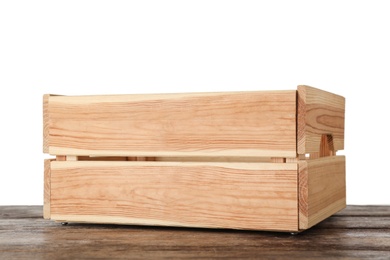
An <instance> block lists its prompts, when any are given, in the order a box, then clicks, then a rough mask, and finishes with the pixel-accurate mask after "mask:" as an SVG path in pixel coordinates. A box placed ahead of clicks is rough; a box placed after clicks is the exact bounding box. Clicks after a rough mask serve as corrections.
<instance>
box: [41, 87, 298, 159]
mask: <svg viewBox="0 0 390 260" xmlns="http://www.w3.org/2000/svg"><path fill="white" fill-rule="evenodd" d="M45 97H47V98H48V116H47V120H46V121H47V125H48V128H49V129H48V130H49V131H46V137H45V138H46V139H47V140H46V141H45V143H47V144H48V146H49V153H50V154H53V155H85V156H144V157H153V156H168V157H169V156H177V157H180V156H222V157H223V156H238V157H242V156H245V157H261V156H265V157H295V156H296V91H262V92H232V93H228V92H227V93H192V94H191V93H190V94H161V95H114V96H45Z"/></svg>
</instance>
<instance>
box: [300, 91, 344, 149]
mask: <svg viewBox="0 0 390 260" xmlns="http://www.w3.org/2000/svg"><path fill="white" fill-rule="evenodd" d="M344 117H345V98H344V97H342V96H339V95H336V94H333V93H330V92H326V91H323V90H320V89H316V88H313V87H309V86H298V127H297V128H298V129H297V131H298V132H297V139H298V140H297V144H298V145H297V150H298V154H305V153H316V152H319V151H320V144H321V137H322V135H324V134H326V135H328V134H329V135H332V137H333V144H334V149H335V150H336V151H337V150H343V149H344V124H345V123H344Z"/></svg>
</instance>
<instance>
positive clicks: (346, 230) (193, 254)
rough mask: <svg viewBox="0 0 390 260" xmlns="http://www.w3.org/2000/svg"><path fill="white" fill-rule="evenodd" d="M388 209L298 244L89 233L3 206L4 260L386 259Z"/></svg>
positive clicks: (214, 234)
mask: <svg viewBox="0 0 390 260" xmlns="http://www.w3.org/2000/svg"><path fill="white" fill-rule="evenodd" d="M389 234H390V206H347V208H346V209H345V210H342V211H341V212H339V213H337V214H336V215H334V216H332V217H330V218H328V219H326V220H324V221H323V222H321V223H320V224H318V225H316V226H315V227H313V228H311V229H309V230H307V231H305V232H302V233H300V234H298V235H296V236H291V235H290V234H287V233H277V232H252V231H239V230H213V229H193V228H191V229H190V228H172V227H165V228H160V227H140V226H121V225H89V224H82V225H80V224H69V225H68V226H61V225H60V224H58V223H55V222H52V221H47V220H44V219H42V206H0V258H1V259H128V258H133V259H188V258H190V259H199V258H202V259H221V258H226V259H259V258H261V259H289V260H290V259H310V260H312V259H388V258H389V255H390V236H389Z"/></svg>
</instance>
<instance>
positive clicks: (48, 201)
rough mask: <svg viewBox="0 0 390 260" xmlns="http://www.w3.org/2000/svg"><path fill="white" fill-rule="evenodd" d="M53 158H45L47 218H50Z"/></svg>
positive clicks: (44, 205) (44, 206)
mask: <svg viewBox="0 0 390 260" xmlns="http://www.w3.org/2000/svg"><path fill="white" fill-rule="evenodd" d="M52 161H53V160H52V159H45V160H44V181H43V217H44V218H45V219H50V190H51V187H50V177H51V169H50V167H51V166H50V164H51V162H52Z"/></svg>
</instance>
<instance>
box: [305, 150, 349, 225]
mask: <svg viewBox="0 0 390 260" xmlns="http://www.w3.org/2000/svg"><path fill="white" fill-rule="evenodd" d="M298 172H299V228H300V229H307V228H310V227H312V226H313V225H315V224H317V223H318V222H320V221H322V220H324V219H325V218H327V217H329V216H331V215H333V214H334V213H336V212H337V211H339V210H341V209H343V208H344V207H345V205H346V194H345V193H346V189H345V157H344V156H331V157H323V158H320V159H313V160H307V161H299V162H298Z"/></svg>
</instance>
